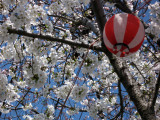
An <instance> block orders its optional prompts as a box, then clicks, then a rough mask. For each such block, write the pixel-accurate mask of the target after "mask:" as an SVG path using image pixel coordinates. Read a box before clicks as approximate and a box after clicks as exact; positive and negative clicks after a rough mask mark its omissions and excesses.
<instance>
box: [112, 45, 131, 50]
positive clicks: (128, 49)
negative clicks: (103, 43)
mask: <svg viewBox="0 0 160 120" xmlns="http://www.w3.org/2000/svg"><path fill="white" fill-rule="evenodd" d="M118 45H123V46H125V47H126V48H128V50H130V49H129V47H128V45H126V44H125V43H116V44H115V45H114V47H116V46H118Z"/></svg>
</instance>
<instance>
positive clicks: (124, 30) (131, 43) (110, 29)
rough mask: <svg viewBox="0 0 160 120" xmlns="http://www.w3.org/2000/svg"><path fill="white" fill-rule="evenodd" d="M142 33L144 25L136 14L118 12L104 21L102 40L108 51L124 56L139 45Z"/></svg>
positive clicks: (142, 37) (141, 40)
mask: <svg viewBox="0 0 160 120" xmlns="http://www.w3.org/2000/svg"><path fill="white" fill-rule="evenodd" d="M144 35H145V32H144V26H143V24H142V23H141V21H140V20H139V19H138V18H137V17H136V16H134V15H132V14H127V13H120V14H116V15H114V16H112V17H111V18H110V19H109V20H108V21H107V22H106V24H105V28H104V31H103V40H104V44H105V46H106V47H107V49H108V50H109V51H110V52H112V53H114V54H116V55H117V56H119V57H126V56H128V55H130V54H132V53H135V52H136V51H137V50H138V49H139V48H140V47H141V45H142V43H143V41H144Z"/></svg>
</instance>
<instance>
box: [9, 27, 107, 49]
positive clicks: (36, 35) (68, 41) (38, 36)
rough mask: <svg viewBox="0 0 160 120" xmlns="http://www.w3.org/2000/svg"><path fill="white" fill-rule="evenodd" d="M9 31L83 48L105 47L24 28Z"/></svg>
mask: <svg viewBox="0 0 160 120" xmlns="http://www.w3.org/2000/svg"><path fill="white" fill-rule="evenodd" d="M8 33H12V34H18V35H23V36H27V37H32V38H39V39H44V40H47V41H52V42H60V43H64V44H67V45H70V46H75V47H82V48H87V49H88V48H90V49H92V50H96V51H99V52H103V51H104V49H103V48H102V47H97V46H90V45H88V44H84V43H78V42H73V41H70V40H65V39H58V38H53V37H52V36H49V35H38V34H34V33H28V32H26V31H23V30H16V29H10V28H9V29H8Z"/></svg>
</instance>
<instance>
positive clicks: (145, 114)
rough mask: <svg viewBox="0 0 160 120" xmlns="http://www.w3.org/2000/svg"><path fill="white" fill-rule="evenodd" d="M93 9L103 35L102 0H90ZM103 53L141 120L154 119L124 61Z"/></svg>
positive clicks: (103, 16)
mask: <svg viewBox="0 0 160 120" xmlns="http://www.w3.org/2000/svg"><path fill="white" fill-rule="evenodd" d="M91 2H92V7H93V11H94V13H95V16H96V20H97V23H98V26H99V28H100V30H101V35H103V28H104V24H105V21H106V18H105V15H104V10H103V4H102V3H103V1H102V0H91ZM105 54H106V55H107V56H108V58H109V60H110V63H111V64H112V66H113V68H114V71H115V72H116V73H117V75H118V77H119V78H120V81H121V82H122V84H123V86H124V87H125V89H126V90H127V92H128V94H129V96H130V99H131V100H132V101H133V103H134V104H135V106H136V108H137V111H138V112H139V114H140V115H141V117H142V119H143V120H151V119H152V120H155V114H154V113H153V112H152V111H150V110H148V106H147V102H146V100H145V99H144V98H143V94H142V92H141V91H140V88H139V86H138V84H137V82H136V81H135V79H133V78H132V75H131V74H130V72H129V70H128V67H127V65H126V63H125V62H122V61H120V60H118V59H117V58H116V57H115V56H114V55H113V54H111V53H110V52H108V50H106V52H105Z"/></svg>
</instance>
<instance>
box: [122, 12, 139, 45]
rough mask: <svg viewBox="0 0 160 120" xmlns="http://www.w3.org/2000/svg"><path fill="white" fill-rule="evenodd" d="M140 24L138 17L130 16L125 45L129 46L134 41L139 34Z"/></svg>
mask: <svg viewBox="0 0 160 120" xmlns="http://www.w3.org/2000/svg"><path fill="white" fill-rule="evenodd" d="M139 24H140V21H139V19H138V18H137V17H136V16H134V15H132V14H128V20H127V27H126V32H125V35H124V41H123V43H125V44H127V45H128V44H129V43H130V42H131V41H132V40H133V39H134V37H135V36H136V33H137V32H138V29H139Z"/></svg>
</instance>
